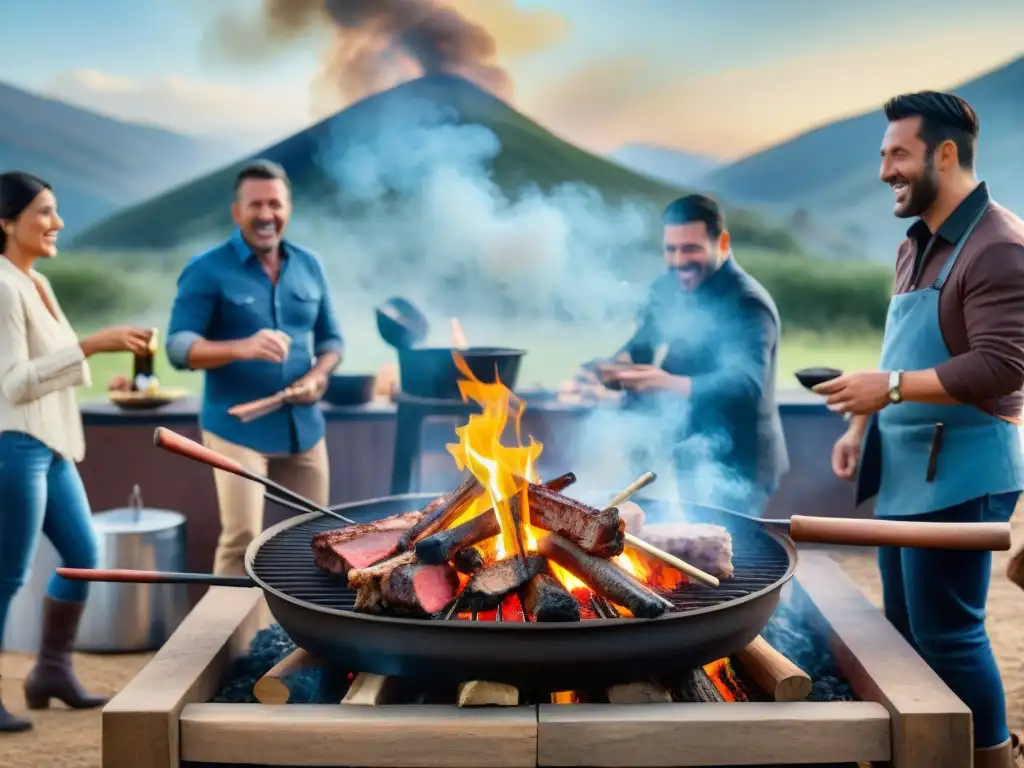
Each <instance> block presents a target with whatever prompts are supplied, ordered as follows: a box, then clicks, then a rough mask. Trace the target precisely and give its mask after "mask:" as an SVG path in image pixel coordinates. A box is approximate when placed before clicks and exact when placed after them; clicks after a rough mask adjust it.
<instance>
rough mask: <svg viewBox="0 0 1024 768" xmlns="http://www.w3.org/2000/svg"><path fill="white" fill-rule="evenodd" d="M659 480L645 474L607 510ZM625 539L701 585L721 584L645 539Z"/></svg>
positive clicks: (610, 504)
mask: <svg viewBox="0 0 1024 768" xmlns="http://www.w3.org/2000/svg"><path fill="white" fill-rule="evenodd" d="M657 479H658V476H657V475H656V474H654V473H653V472H644V473H643V474H642V475H640V477H638V478H637V479H636V480H634V481H633V482H632V483H630V484H629V485H627V486H626V487H625V488H623V489H622V490H621V491H619V492H618V493H617V494H615V496H613V497H612V500H611V501H610V502H608V504H606V505H605V509H610V508H611V507H616V506H618V505H619V504H621V503H622V502H624V501H626V499H628V498H629V497H630V496H632V495H633V494H634V493H636V492H637V491H639V490H640V489H641V488H646V487H647V486H648V485H650V484H651V483H653V482H654V481H655V480H657ZM625 538H626V544H628V545H629V546H631V547H634V548H636V549H639V550H642V551H644V552H646V553H647V554H649V555H651V556H652V557H654V558H657V559H658V560H660V561H661V562H663V563H665V565H670V566H672V567H673V568H675V569H676V570H678V571H682V572H683V573H685V574H686V575H687V576H689V577H690V578H691V579H693V580H694V581H699V582H700V583H701V584H707V585H708V586H709V587H717V586H719V585H720V584H721V582H720V581H719V580H718V579H717V578H716V577H715V576H712V575H711V574H710V573H708V572H707V571H702V570H701V569H700V568H697V567H696V566H693V565H690V564H689V563H688V562H686V561H685V560H680V559H679V558H678V557H676V556H675V555H673V554H670V553H668V552H665V551H664V550H662V549H658V547H656V546H654V545H653V544H648V543H647V542H646V541H644V540H643V539H638V538H637V537H636V536H634V535H633V534H631V533H627V534H625ZM666 602H667V601H666ZM674 607H675V606H673V608H674Z"/></svg>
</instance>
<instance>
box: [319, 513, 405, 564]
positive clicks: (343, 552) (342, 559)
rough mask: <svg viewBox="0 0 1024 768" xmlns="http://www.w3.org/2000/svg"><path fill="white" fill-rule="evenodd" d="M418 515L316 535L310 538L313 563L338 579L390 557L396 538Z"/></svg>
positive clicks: (399, 516) (362, 524) (383, 519)
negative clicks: (337, 576) (352, 570)
mask: <svg viewBox="0 0 1024 768" xmlns="http://www.w3.org/2000/svg"><path fill="white" fill-rule="evenodd" d="M422 516H423V513H422V512H419V511H417V512H405V513H402V514H399V515H392V516H391V517H384V518H381V519H380V520H374V521H373V522H371V523H359V524H357V525H349V526H347V527H345V528H337V529H334V530H330V531H324V532H323V533H318V534H316V535H315V536H313V543H312V547H313V562H314V563H315V564H316V567H317V568H319V569H320V570H322V571H327V572H328V573H333V574H337V575H341V576H344V575H346V574H348V572H349V571H350V570H351V569H353V568H365V567H366V566H368V565H371V564H373V563H376V562H378V561H379V560H383V559H384V558H386V557H388V556H389V555H391V554H393V553H394V552H395V551H396V549H395V545H396V543H397V542H398V539H399V537H400V536H401V535H402V534H403V533H404V532H405V531H407V530H408V529H409V528H411V527H412V526H413V525H415V524H416V523H417V522H418V521H419V520H420V518H421V517H422Z"/></svg>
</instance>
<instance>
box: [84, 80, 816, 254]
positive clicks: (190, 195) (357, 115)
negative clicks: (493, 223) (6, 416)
mask: <svg viewBox="0 0 1024 768" xmlns="http://www.w3.org/2000/svg"><path fill="white" fill-rule="evenodd" d="M414 103H415V104H420V103H428V104H431V105H434V106H435V107H437V108H438V109H441V110H443V111H444V113H445V114H446V115H448V117H449V119H450V120H451V121H452V122H454V123H457V124H461V125H480V126H484V127H485V128H487V129H489V131H490V132H492V133H493V135H494V137H496V139H497V141H498V143H499V144H500V150H499V151H498V152H497V153H496V155H495V156H494V158H493V161H492V162H491V163H490V165H489V167H488V169H487V170H488V173H489V175H490V178H491V179H492V180H493V181H494V182H495V183H496V184H497V185H498V186H499V187H500V189H501V190H502V191H503V192H504V193H505V194H506V195H508V196H509V197H513V198H514V197H515V196H516V195H517V194H518V193H519V192H520V191H522V190H524V189H527V188H532V187H539V188H540V189H545V190H549V189H551V188H553V187H556V186H558V185H560V184H563V183H566V182H580V183H583V184H585V185H587V186H589V187H592V188H593V189H596V190H598V191H600V192H601V193H602V195H604V197H605V198H606V199H608V200H611V201H616V200H622V199H625V198H634V199H640V200H646V201H650V203H651V210H652V211H655V212H656V211H657V209H658V208H660V206H662V205H664V204H665V203H666V202H668V201H669V200H670V199H672V198H673V197H674V196H676V195H678V194H680V190H678V189H676V188H674V187H672V186H670V185H668V184H664V183H662V182H658V181H655V180H652V179H649V178H646V177H644V176H641V175H638V174H637V173H634V172H633V171H630V170H628V169H626V168H623V167H622V166H620V165H617V164H615V163H612V162H609V161H607V160H605V159H602V158H599V157H596V156H594V155H591V154H589V153H587V152H585V151H583V150H581V149H579V148H578V147H575V146H573V145H572V144H570V143H568V142H566V141H564V140H562V139H560V138H558V137H557V136H555V135H553V134H552V133H550V132H549V131H547V130H545V129H544V128H542V127H541V126H540V125H538V124H536V123H535V122H533V121H532V120H530V119H529V118H527V117H525V116H523V115H522V114H520V113H519V112H517V111H516V110H514V109H513V108H511V107H510V106H509V105H508V104H506V103H505V102H503V101H501V100H500V99H498V98H496V97H494V96H493V95H491V94H490V93H487V92H485V91H483V90H481V89H480V88H477V87H476V86H474V85H472V84H470V83H469V82H467V81H465V80H463V79H461V78H458V77H453V76H447V75H432V76H429V77H424V78H420V79H418V80H414V81H412V82H409V83H405V84H403V85H400V86H398V87H396V88H393V89H390V90H388V91H385V92H383V93H379V94H376V95H374V96H371V97H369V98H366V99H364V100H362V101H360V102H358V103H356V104H353V105H352V106H350V107H348V108H347V109H344V110H342V111H341V112H338V113H337V114H335V115H333V116H331V117H329V118H327V119H325V120H323V121H321V122H319V123H317V124H315V125H313V126H311V127H309V128H307V129H305V130H303V131H300V132H299V133H296V134H294V135H293V136H290V137H289V138H287V139H285V140H283V141H281V142H280V143H278V144H275V145H273V146H271V147H269V148H267V149H266V150H264V151H262V152H259V153H257V154H256V155H255V156H254V157H260V158H266V159H269V160H273V161H276V162H278V163H280V164H281V165H282V166H284V168H285V169H286V170H287V172H288V175H289V177H290V178H291V181H292V185H293V197H294V199H295V203H296V210H297V211H299V210H302V208H303V206H308V205H310V204H317V205H322V204H323V201H325V200H331V201H336V200H338V199H339V196H338V194H337V192H338V181H337V179H335V178H331V176H330V175H329V174H328V173H326V172H325V170H324V168H325V167H329V166H330V162H329V161H327V160H325V157H324V155H325V151H326V152H329V153H332V154H333V153H339V152H342V151H344V150H346V149H354V150H358V149H359V147H360V144H361V142H364V143H365V142H368V141H372V139H373V137H374V136H375V135H376V134H378V133H379V132H380V131H382V130H388V131H392V132H394V133H395V137H396V139H397V140H399V141H400V140H401V138H402V134H401V128H400V127H399V128H398V129H396V121H399V122H400V121H401V117H400V116H401V115H402V114H403V108H407V107H408V106H409V105H410V104H414ZM408 112H409V110H408V109H405V113H406V114H408ZM410 131H411V132H410V134H409V135H410V139H409V140H410V141H415V140H417V139H416V138H414V137H415V136H416V134H415V133H414V132H412V128H411V129H410ZM389 135H390V134H389ZM421 138H422V137H421ZM438 151H439V152H442V153H443V151H444V150H438ZM248 159H251V158H246V160H248ZM435 160H438V161H443V160H444V158H443V157H438V158H436V159H435ZM244 162H245V161H244V160H243V161H239V162H237V163H233V164H231V165H229V166H226V167H223V168H221V169H220V170H218V171H216V172H214V173H211V174H209V175H207V176H203V177H202V178H198V179H195V180H193V181H190V182H189V183H187V184H184V185H183V186H180V187H177V188H176V189H173V190H171V191H169V192H165V193H163V194H161V195H159V196H157V197H153V198H151V199H148V200H145V201H143V202H140V203H138V204H136V205H133V206H131V207H129V208H127V209H125V210H122V211H119V212H118V213H116V214H115V215H113V216H111V217H109V218H107V219H106V220H104V221H102V222H100V223H99V224H97V225H96V226H94V227H91V228H90V229H89V230H88V231H86V232H83V233H82V234H81V235H79V236H78V237H77V238H76V239H75V240H74V243H73V245H74V246H75V247H79V248H93V249H106V250H125V249H151V250H163V249H167V248H171V247H175V246H179V245H181V244H183V243H185V242H188V241H191V240H197V239H204V238H206V237H209V236H211V235H213V236H216V235H221V234H222V233H224V232H226V231H228V229H229V228H230V226H231V221H230V216H229V210H228V203H229V201H230V198H231V194H232V184H233V180H234V175H235V174H236V173H237V171H238V170H239V168H240V167H241V166H242V165H243V164H244ZM423 170H426V169H425V168H424V169H423ZM337 205H338V206H339V207H338V208H337V209H336V211H335V212H336V213H337V214H338V215H339V216H343V215H353V214H358V211H359V209H360V204H358V203H353V202H348V203H346V202H340V203H337ZM732 228H733V230H734V235H735V237H736V239H737V240H738V241H739V242H754V241H756V242H757V244H759V245H761V246H763V247H767V248H777V249H781V250H794V249H795V248H796V246H795V243H794V241H793V240H792V238H790V237H789V236H788V235H787V234H786V233H785V232H782V231H779V230H776V229H774V228H772V227H771V226H769V225H767V224H765V223H764V222H763V221H762V220H761V219H760V218H759V217H756V216H750V215H746V214H744V213H742V212H739V213H737V214H736V215H735V217H734V219H733V221H732Z"/></svg>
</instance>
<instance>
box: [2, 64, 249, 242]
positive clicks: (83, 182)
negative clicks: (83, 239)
mask: <svg viewBox="0 0 1024 768" xmlns="http://www.w3.org/2000/svg"><path fill="white" fill-rule="evenodd" d="M230 157H231V152H230V148H229V147H228V146H226V145H225V142H223V141H206V140H202V139H196V138H191V137H188V136H183V135H181V134H177V133H173V132H171V131H166V130H163V129H160V128H152V127H149V126H145V125H135V124H132V123H126V122H121V121H119V120H114V119H112V118H109V117H104V116H102V115H99V114H96V113H95V112H90V111H88V110H85V109H79V108H78V107H73V106H71V105H69V104H65V103H64V102H61V101H56V100H54V99H47V98H44V97H42V96H37V95H35V94H32V93H29V92H28V91H24V90H21V89H19V88H15V87H13V86H10V85H6V84H4V83H0V170H2V171H8V170H22V171H28V172H30V173H34V174H37V175H38V176H41V177H43V178H44V179H46V180H47V181H48V182H50V183H51V184H52V185H53V187H54V189H55V190H56V192H57V196H58V199H59V201H60V210H61V214H62V215H63V217H64V219H65V223H66V225H67V231H68V233H69V234H71V233H74V232H75V231H80V230H82V229H83V228H85V227H87V226H88V225H90V224H93V223H95V222H97V221H99V220H100V219H102V218H103V217H105V216H107V215H109V214H111V213H113V212H114V211H116V210H119V209H120V208H123V207H124V206H125V205H128V204H130V203H132V202H135V201H137V200H139V199H141V198H146V197H150V196H152V195H154V194H156V193H158V192H160V191H162V190H164V189H167V188H169V187H171V186H174V185H176V184H180V183H181V182H183V181H185V180H187V179H189V178H192V177H194V176H195V175H196V174H199V173H205V172H207V171H209V170H211V169H212V168H215V167H217V165H219V164H220V163H222V162H224V161H225V160H226V159H227V158H230Z"/></svg>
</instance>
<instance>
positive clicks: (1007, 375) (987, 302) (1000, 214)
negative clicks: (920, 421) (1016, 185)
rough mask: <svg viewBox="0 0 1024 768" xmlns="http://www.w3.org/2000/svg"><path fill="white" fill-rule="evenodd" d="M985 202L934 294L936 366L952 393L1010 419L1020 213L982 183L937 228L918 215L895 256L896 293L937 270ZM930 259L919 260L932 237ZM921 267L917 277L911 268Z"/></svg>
mask: <svg viewBox="0 0 1024 768" xmlns="http://www.w3.org/2000/svg"><path fill="white" fill-rule="evenodd" d="M985 205H988V206H989V207H988V211H987V212H986V213H985V215H984V216H983V217H982V219H981V221H979V222H978V225H977V227H975V229H974V232H973V233H972V234H971V236H970V238H968V240H967V242H966V244H965V245H964V248H963V251H961V253H960V257H959V258H958V259H957V262H956V265H955V266H954V267H953V271H952V273H951V274H950V276H949V279H948V280H947V281H946V284H945V286H944V287H943V289H942V293H941V294H940V296H939V325H940V327H941V329H942V335H943V337H944V338H945V340H946V345H947V346H948V347H949V351H950V353H951V354H952V355H953V356H952V357H951V358H950V359H949V360H948V361H946V362H944V363H942V364H940V365H938V366H937V367H936V369H935V370H936V373H937V374H938V377H939V381H940V382H941V383H942V386H943V387H944V388H945V389H946V391H947V392H948V393H949V395H950V396H951V397H953V398H954V399H956V400H958V401H960V402H962V403H969V404H971V405H974V406H976V407H978V408H980V409H981V410H983V411H985V412H987V413H991V414H993V415H996V416H999V417H1001V418H1003V419H1007V420H1009V421H1018V420H1019V419H1020V417H1021V410H1022V406H1024V221H1021V219H1019V218H1018V217H1017V216H1015V215H1014V214H1013V213H1011V212H1010V211H1008V210H1007V209H1005V208H1003V207H1002V206H1000V205H998V204H996V203H994V202H991V201H990V199H989V194H988V190H987V188H986V186H985V184H984V183H982V184H980V185H979V186H978V187H977V188H976V189H975V190H974V191H973V192H972V193H971V194H970V195H968V196H967V198H966V199H965V200H964V201H963V202H962V203H961V204H960V206H959V207H958V208H957V209H956V210H955V211H954V212H953V213H952V215H950V217H949V218H948V219H946V221H945V222H943V224H942V226H940V227H939V230H938V232H936V233H935V234H934V236H933V234H932V233H931V232H930V231H929V229H928V225H927V224H925V223H924V222H923V221H920V220H919V221H917V222H916V223H915V224H914V225H913V226H912V227H911V228H910V229H909V230H908V231H907V239H906V240H904V241H903V243H902V244H901V245H900V248H899V252H898V254H897V257H896V282H895V286H894V289H893V292H894V293H895V294H901V293H907V292H909V291H911V290H916V289H919V288H922V287H926V286H927V285H928V284H929V283H931V281H933V280H934V279H935V278H936V277H938V275H939V272H940V271H941V270H942V267H943V266H944V265H945V263H946V259H947V258H948V257H949V255H950V253H952V250H953V245H954V244H955V243H956V241H957V240H958V239H959V238H960V235H961V234H963V232H964V231H965V230H966V228H967V227H968V226H969V224H970V222H971V221H972V220H973V219H974V216H975V215H976V214H977V212H978V211H979V210H981V208H982V207H983V206H985ZM933 237H934V239H935V243H934V244H933V246H932V248H931V252H930V253H928V254H927V259H926V260H925V261H924V263H923V264H921V265H918V260H919V255H920V254H923V253H924V252H925V250H926V246H927V244H928V242H929V241H930V240H931V239H933ZM918 268H919V269H920V274H919V275H918V276H917V278H916V280H915V271H916V270H917V269H918Z"/></svg>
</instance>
